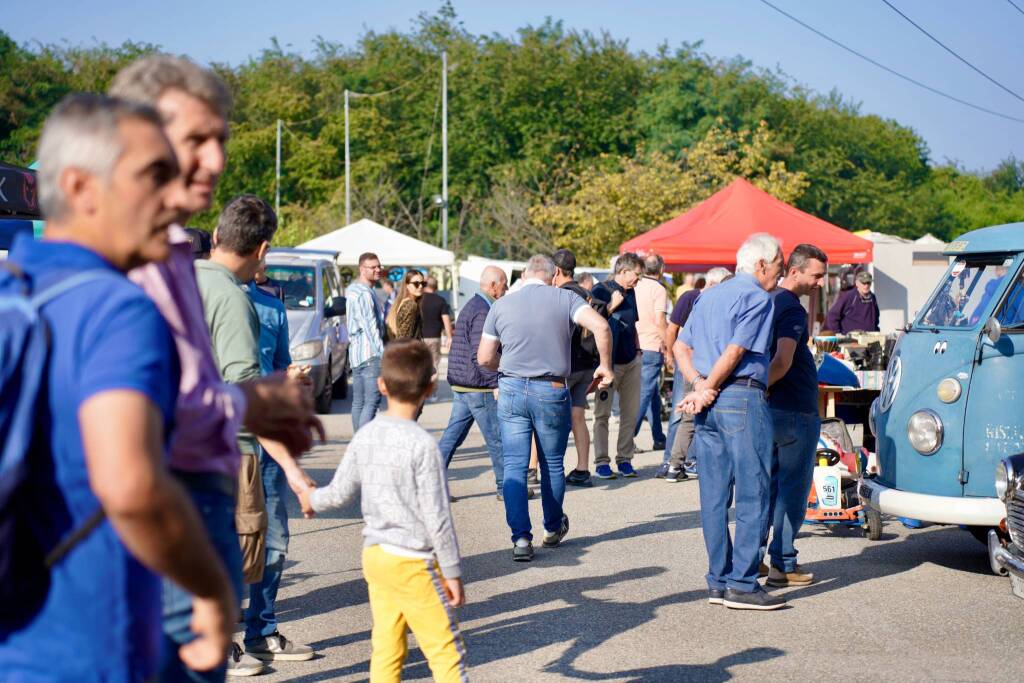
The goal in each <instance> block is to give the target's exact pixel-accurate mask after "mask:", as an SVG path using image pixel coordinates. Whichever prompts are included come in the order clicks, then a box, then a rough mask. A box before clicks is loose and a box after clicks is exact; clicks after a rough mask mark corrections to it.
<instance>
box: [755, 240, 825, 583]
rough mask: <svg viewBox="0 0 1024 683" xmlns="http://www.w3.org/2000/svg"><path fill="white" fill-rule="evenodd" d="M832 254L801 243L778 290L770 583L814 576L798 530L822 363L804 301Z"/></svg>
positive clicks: (817, 423) (772, 375)
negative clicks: (804, 566) (802, 555)
mask: <svg viewBox="0 0 1024 683" xmlns="http://www.w3.org/2000/svg"><path fill="white" fill-rule="evenodd" d="M827 264H828V257H827V256H826V255H825V252H823V251H822V250H821V249H819V248H818V247H816V246H814V245H813V244H798V245H797V246H796V248H794V249H793V252H792V253H791V254H790V255H789V263H788V264H787V265H786V277H785V278H783V280H782V282H780V283H779V288H778V289H777V290H776V291H775V314H774V317H773V320H772V328H773V331H774V338H773V340H772V363H771V366H770V367H769V369H768V386H769V387H771V389H770V392H769V394H768V406H769V407H770V408H771V415H772V425H773V427H774V430H773V431H774V435H775V457H774V459H773V461H772V484H771V497H772V510H773V512H772V517H771V523H772V543H771V546H769V548H768V554H769V555H770V557H771V567H770V569H769V571H768V580H767V583H768V585H769V586H806V585H807V584H809V583H811V582H812V581H813V580H814V575H813V574H811V573H809V572H803V571H800V568H799V567H798V566H797V562H796V555H797V551H796V548H795V547H794V542H795V540H796V534H797V532H798V531H800V526H801V525H802V524H803V523H804V517H805V516H806V514H807V492H808V491H810V489H811V478H812V477H813V476H814V453H815V450H816V449H817V445H818V432H819V431H820V429H821V420H820V419H819V418H818V368H817V366H816V365H815V363H814V356H813V355H812V354H811V350H810V348H808V346H807V342H808V339H809V336H808V331H807V311H806V310H805V309H804V307H803V304H801V303H800V297H801V296H808V295H810V294H811V293H812V292H814V291H815V290H818V289H821V285H822V283H823V282H824V280H825V269H826V266H827Z"/></svg>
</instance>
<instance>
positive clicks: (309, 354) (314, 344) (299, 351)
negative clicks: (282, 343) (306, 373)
mask: <svg viewBox="0 0 1024 683" xmlns="http://www.w3.org/2000/svg"><path fill="white" fill-rule="evenodd" d="M291 351H292V360H293V361H296V362H298V361H303V360H313V359H314V358H316V357H317V356H319V355H320V354H321V353H323V352H324V343H323V342H322V341H319V340H314V341H311V342H306V343H305V344H299V345H298V346H296V347H294V348H292V350H291Z"/></svg>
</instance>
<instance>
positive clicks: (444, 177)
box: [441, 52, 448, 249]
mask: <svg viewBox="0 0 1024 683" xmlns="http://www.w3.org/2000/svg"><path fill="white" fill-rule="evenodd" d="M441 200H442V204H441V248H442V249H447V248H448V53H447V52H442V53H441Z"/></svg>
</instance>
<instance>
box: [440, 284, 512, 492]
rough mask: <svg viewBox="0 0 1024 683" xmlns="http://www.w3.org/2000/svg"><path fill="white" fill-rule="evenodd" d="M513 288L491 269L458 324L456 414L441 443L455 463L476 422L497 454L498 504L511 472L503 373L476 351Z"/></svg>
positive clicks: (451, 365) (453, 359) (453, 355)
mask: <svg viewBox="0 0 1024 683" xmlns="http://www.w3.org/2000/svg"><path fill="white" fill-rule="evenodd" d="M507 290H508V278H507V277H506V276H505V271H503V270H502V269H501V268H498V267H497V266H487V267H486V268H484V271H483V273H482V274H481V275H480V291H479V292H477V294H476V295H474V296H473V298H472V299H470V300H469V301H468V302H467V303H466V305H465V306H464V307H463V309H462V312H461V313H459V319H458V320H457V321H456V322H455V331H454V333H453V334H452V342H451V350H450V351H449V352H448V383H449V384H450V385H451V387H452V395H453V401H452V415H451V418H449V420H448V427H447V428H446V429H445V430H444V435H442V436H441V442H440V444H439V446H440V448H441V455H442V456H444V461H445V465H446V466H447V465H449V464H451V461H452V456H453V455H455V451H456V449H458V447H459V446H461V445H462V442H463V441H465V440H466V435H467V434H469V430H470V428H471V427H472V426H473V422H474V421H475V422H476V423H477V426H479V427H480V431H481V432H482V433H483V435H484V441H485V442H486V443H487V450H488V451H489V452H490V455H491V465H492V466H493V467H494V483H495V486H496V487H497V491H498V500H503V498H502V493H501V486H502V480H503V473H504V469H505V464H504V458H503V457H502V451H501V430H500V428H499V425H498V373H497V372H495V371H493V370H489V369H487V368H485V367H481V365H480V364H479V363H478V362H477V358H476V353H477V349H478V348H479V346H480V338H481V335H482V334H483V330H484V320H485V319H486V318H487V313H488V312H489V311H490V310H491V304H493V303H494V302H495V301H497V300H498V299H500V298H501V297H502V296H503V295H504V294H505V292H506V291H507Z"/></svg>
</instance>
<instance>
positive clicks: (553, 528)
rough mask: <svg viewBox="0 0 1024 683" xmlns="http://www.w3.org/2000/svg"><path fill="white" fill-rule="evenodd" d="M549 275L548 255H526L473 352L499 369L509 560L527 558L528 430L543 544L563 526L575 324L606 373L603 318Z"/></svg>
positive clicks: (550, 543)
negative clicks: (518, 277)
mask: <svg viewBox="0 0 1024 683" xmlns="http://www.w3.org/2000/svg"><path fill="white" fill-rule="evenodd" d="M554 276H555V264H554V262H553V261H552V260H551V259H550V258H548V257H547V256H543V255H541V254H537V255H535V256H533V257H532V258H530V261H529V262H528V263H527V265H526V270H525V272H524V273H523V286H522V287H521V288H520V289H519V290H518V291H516V292H513V293H511V294H507V295H505V296H504V297H502V298H501V299H500V300H498V301H495V302H494V305H493V306H491V310H490V312H489V313H488V314H487V319H486V320H485V321H484V329H483V335H482V338H481V340H480V348H479V350H478V351H477V362H478V363H479V364H480V365H481V366H483V367H485V368H489V369H491V370H497V371H498V375H499V379H498V417H499V419H500V421H501V446H502V455H503V456H504V459H505V473H504V474H505V476H504V481H503V483H502V492H503V493H504V498H505V519H506V521H507V522H508V525H509V527H510V528H511V529H512V543H513V547H512V559H513V560H515V561H516V562H529V561H530V560H532V559H533V543H532V541H533V534H532V533H531V525H530V511H529V509H528V508H527V486H526V469H527V467H528V465H529V461H530V444H531V443H532V442H533V441H534V435H536V443H537V455H538V462H539V465H540V469H541V473H542V475H543V476H542V478H541V484H540V493H541V501H542V504H543V508H544V546H545V547H547V548H553V547H555V546H557V545H558V544H559V543H561V542H562V539H563V538H564V537H565V535H566V534H567V533H568V532H569V518H568V517H567V516H566V515H565V513H564V512H563V510H562V499H563V498H564V497H565V470H564V466H563V463H562V461H563V459H564V458H565V446H566V443H567V442H568V440H569V429H570V426H571V419H572V418H571V414H570V405H571V403H570V397H569V389H568V386H567V383H566V378H567V377H568V376H569V371H570V367H571V364H570V344H571V341H572V333H573V329H574V327H575V325H580V326H581V327H585V328H586V329H588V330H590V331H591V332H592V333H593V334H594V338H595V339H596V341H597V348H598V352H599V353H600V356H601V363H600V365H599V366H598V368H597V369H596V370H595V371H594V378H595V379H598V380H599V381H600V384H601V385H602V386H608V385H609V384H610V383H611V381H612V378H613V377H614V375H613V373H612V369H611V366H610V363H611V352H612V349H611V346H612V337H611V331H610V330H609V329H608V323H607V322H605V320H604V318H602V317H601V315H600V314H599V313H597V311H595V310H594V309H593V308H591V307H590V306H589V305H587V302H586V301H584V300H583V299H582V298H580V296H579V295H578V294H576V293H574V292H571V291H569V290H567V289H561V288H557V287H552V286H551V283H552V280H553V278H554ZM499 344H500V346H501V354H500V363H499V354H498V347H499Z"/></svg>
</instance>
